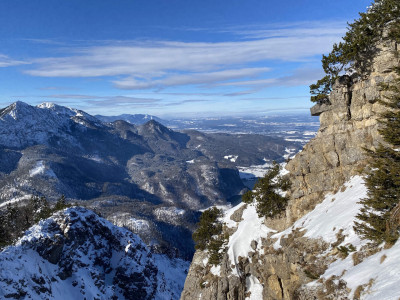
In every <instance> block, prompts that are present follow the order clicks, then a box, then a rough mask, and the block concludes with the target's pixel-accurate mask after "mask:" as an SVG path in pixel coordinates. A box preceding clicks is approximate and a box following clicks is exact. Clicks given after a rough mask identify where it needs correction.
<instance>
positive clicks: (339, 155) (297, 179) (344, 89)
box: [274, 41, 399, 229]
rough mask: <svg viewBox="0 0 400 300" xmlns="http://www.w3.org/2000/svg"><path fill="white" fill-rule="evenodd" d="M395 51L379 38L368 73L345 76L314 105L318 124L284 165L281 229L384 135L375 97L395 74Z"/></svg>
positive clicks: (361, 162) (356, 168) (358, 166)
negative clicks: (286, 187) (286, 182)
mask: <svg viewBox="0 0 400 300" xmlns="http://www.w3.org/2000/svg"><path fill="white" fill-rule="evenodd" d="M396 51H397V44H396V43H395V42H390V41H387V42H385V43H382V44H380V46H379V52H378V55H377V56H376V57H375V59H374V60H373V64H372V73H371V74H370V75H369V76H368V77H367V78H364V79H359V78H357V77H356V76H342V77H341V78H340V79H339V80H337V81H336V83H335V85H334V87H333V91H332V93H331V94H330V97H329V104H322V105H319V104H317V106H318V107H317V108H312V109H311V110H312V111H314V113H315V114H318V115H320V124H321V125H320V129H319V131H318V133H317V135H316V137H315V138H314V139H312V140H311V141H310V142H309V143H308V144H307V145H306V146H305V147H304V149H303V151H301V152H300V153H299V154H297V155H296V157H295V158H294V159H293V160H291V161H290V162H289V163H288V164H287V166H286V169H287V170H288V171H289V172H290V177H291V182H292V190H291V193H290V197H291V201H290V203H289V207H288V209H287V211H286V218H285V219H284V221H282V222H280V223H279V224H277V223H276V222H274V223H275V224H277V225H276V226H278V228H277V229H283V228H286V227H288V226H290V225H291V224H293V222H294V221H295V220H297V219H299V218H300V217H301V216H303V215H304V214H306V213H307V212H309V211H311V210H312V209H313V208H314V207H315V205H316V204H317V203H319V202H321V200H322V195H323V194H326V193H327V192H333V191H335V190H337V189H338V188H339V187H340V186H341V185H342V184H343V183H344V182H345V181H347V180H348V179H349V178H350V177H351V176H353V175H355V174H357V173H359V172H360V171H361V170H362V169H363V167H364V166H365V165H366V164H367V158H366V156H365V150H364V149H373V148H374V147H376V146H377V145H378V144H379V142H380V141H381V138H380V136H379V133H378V127H379V123H378V121H377V119H378V118H379V115H380V113H381V112H382V111H383V109H385V108H384V107H383V106H382V105H381V104H380V103H379V102H378V101H377V100H378V99H383V96H384V91H383V90H382V87H381V86H380V84H381V83H390V82H392V81H393V79H394V78H395V76H396V74H395V68H396V67H398V65H399V58H398V57H397V56H396V55H395V52H396ZM317 112H318V113H317Z"/></svg>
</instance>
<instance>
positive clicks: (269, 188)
mask: <svg viewBox="0 0 400 300" xmlns="http://www.w3.org/2000/svg"><path fill="white" fill-rule="evenodd" d="M279 170H280V167H279V164H277V163H276V162H274V164H273V167H272V168H271V169H270V170H269V171H268V172H267V174H265V176H264V177H263V178H260V179H259V180H258V181H257V183H256V184H255V185H254V188H253V190H252V191H248V192H246V193H245V194H244V195H243V197H242V201H243V202H245V203H251V202H253V200H255V202H256V210H257V213H258V215H259V216H260V217H263V216H265V217H273V216H275V215H277V214H279V213H280V212H282V211H284V210H285V208H286V205H287V202H288V200H289V199H288V197H286V196H284V195H282V194H281V193H280V191H287V190H288V189H289V188H290V182H289V180H287V179H286V178H282V177H281V176H279Z"/></svg>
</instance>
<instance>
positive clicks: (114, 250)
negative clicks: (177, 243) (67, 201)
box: [0, 207, 187, 299]
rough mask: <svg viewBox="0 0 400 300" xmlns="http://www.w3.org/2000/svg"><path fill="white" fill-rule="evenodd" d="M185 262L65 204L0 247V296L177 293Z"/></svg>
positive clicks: (94, 296)
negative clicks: (18, 238) (6, 244)
mask: <svg viewBox="0 0 400 300" xmlns="http://www.w3.org/2000/svg"><path fill="white" fill-rule="evenodd" d="M186 267H187V263H186V262H185V261H182V260H179V259H171V260H170V259H168V258H167V257H166V256H163V255H157V254H153V253H151V252H150V249H149V248H148V247H147V246H146V245H145V244H144V243H143V242H142V241H141V239H140V238H139V237H138V236H136V235H135V234H133V233H132V232H130V231H128V230H126V229H124V228H120V227H117V226H114V225H112V224H111V223H110V222H108V221H106V220H105V219H103V218H100V217H99V216H97V215H96V214H95V213H93V212H92V211H89V210H87V209H84V208H81V207H73V208H68V209H66V210H64V211H61V212H58V213H56V214H54V215H53V216H52V217H50V218H48V219H46V220H43V221H40V223H39V224H37V225H34V226H32V227H31V228H30V229H29V230H28V231H27V232H26V233H25V236H24V237H23V238H21V239H20V240H19V241H18V242H17V243H16V245H15V246H10V247H7V248H5V249H4V250H3V251H1V252H0V298H1V299H6V298H8V299H154V298H157V299H174V298H175V299H176V298H177V297H178V295H179V293H180V291H181V289H182V285H183V279H184V276H185V272H186Z"/></svg>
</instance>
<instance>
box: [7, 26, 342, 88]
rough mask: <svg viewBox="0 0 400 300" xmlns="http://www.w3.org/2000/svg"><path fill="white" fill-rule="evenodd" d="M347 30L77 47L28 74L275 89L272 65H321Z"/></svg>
mask: <svg viewBox="0 0 400 300" xmlns="http://www.w3.org/2000/svg"><path fill="white" fill-rule="evenodd" d="M343 31H344V26H343V24H342V23H332V22H331V23H326V24H325V23H315V22H314V23H302V24H289V25H286V26H283V25H281V27H280V28H278V27H276V28H273V29H267V30H265V29H252V30H237V31H236V32H235V34H236V35H237V36H241V37H243V38H245V40H244V39H242V40H235V41H231V42H215V43H211V42H177V41H146V42H130V43H127V42H125V43H123V42H121V41H115V42H114V43H113V42H112V41H108V44H107V45H102V46H92V47H86V48H75V49H73V54H72V55H71V54H70V55H68V56H64V57H48V58H41V59H37V60H35V61H34V66H35V67H33V68H31V69H30V70H27V71H26V73H28V74H30V75H33V76H41V77H101V76H118V78H117V79H115V78H112V79H111V80H112V81H113V82H114V84H115V86H116V87H118V88H122V89H148V88H162V87H167V86H177V85H191V84H195V85H204V84H215V85H218V84H221V85H223V84H224V83H226V82H225V81H229V80H236V79H238V80H239V79H241V80H242V85H247V84H246V81H249V78H254V77H255V76H258V80H260V81H259V82H257V81H251V82H252V83H250V81H249V85H262V84H266V85H271V84H274V82H275V81H277V80H278V81H279V79H264V78H265V77H263V76H261V75H262V73H265V72H267V71H268V70H269V68H268V66H269V65H268V63H269V62H271V61H273V62H277V61H278V62H279V61H282V62H305V61H310V60H316V56H318V59H317V60H319V57H320V55H321V54H322V53H326V52H328V51H329V50H330V49H331V46H332V44H333V43H334V42H337V41H338V40H339V39H340V36H341V34H342V33H343ZM0 61H1V60H0ZM293 82H294V81H293ZM299 82H300V81H299ZM226 85H230V83H226Z"/></svg>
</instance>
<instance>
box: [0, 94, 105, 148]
mask: <svg viewBox="0 0 400 300" xmlns="http://www.w3.org/2000/svg"><path fill="white" fill-rule="evenodd" d="M74 124H77V125H78V127H81V130H83V131H84V130H86V129H87V128H96V127H102V126H104V125H103V124H102V123H101V121H100V120H98V119H97V118H95V117H93V116H91V115H89V114H87V113H85V112H83V111H80V110H77V109H72V108H67V107H64V106H60V105H56V104H54V103H49V102H45V103H42V104H40V105H38V106H31V105H29V104H26V103H24V102H21V101H17V102H15V103H13V104H11V105H9V106H8V107H6V108H4V109H1V110H0V125H1V126H0V145H7V146H9V147H17V148H19V147H23V146H27V145H35V144H45V143H47V141H48V140H49V139H50V138H52V137H54V136H56V137H64V138H65V136H66V135H68V132H70V131H71V126H75V125H74ZM75 127H76V126H75Z"/></svg>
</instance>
